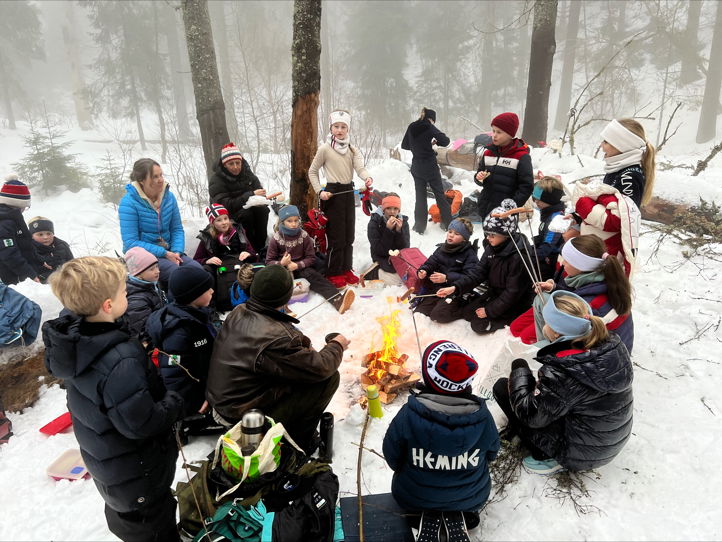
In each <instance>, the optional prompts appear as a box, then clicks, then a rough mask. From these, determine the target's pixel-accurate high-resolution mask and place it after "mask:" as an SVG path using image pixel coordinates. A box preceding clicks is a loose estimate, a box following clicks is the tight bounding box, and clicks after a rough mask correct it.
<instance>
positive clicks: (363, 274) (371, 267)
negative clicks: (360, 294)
mask: <svg viewBox="0 0 722 542" xmlns="http://www.w3.org/2000/svg"><path fill="white" fill-rule="evenodd" d="M378 266H379V263H378V262H372V263H371V265H369V266H368V267H367V268H366V271H364V272H363V273H361V274H360V275H359V276H358V278H359V282H360V283H361V288H365V287H366V281H365V280H364V279H365V278H366V275H368V274H369V273H370V272H371V271H373V270H374V269H376V268H377V267H378Z"/></svg>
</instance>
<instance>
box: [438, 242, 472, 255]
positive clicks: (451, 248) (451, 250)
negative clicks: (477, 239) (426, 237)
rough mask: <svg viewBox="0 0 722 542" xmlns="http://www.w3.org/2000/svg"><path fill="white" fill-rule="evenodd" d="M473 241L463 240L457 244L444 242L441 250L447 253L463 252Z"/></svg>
mask: <svg viewBox="0 0 722 542" xmlns="http://www.w3.org/2000/svg"><path fill="white" fill-rule="evenodd" d="M470 244H471V243H469V241H462V242H461V243H458V244H456V245H450V244H449V243H442V244H441V245H439V246H440V247H441V250H442V251H443V252H445V253H446V254H456V253H457V252H461V251H462V250H464V249H465V248H466V247H468V246H469V245H470Z"/></svg>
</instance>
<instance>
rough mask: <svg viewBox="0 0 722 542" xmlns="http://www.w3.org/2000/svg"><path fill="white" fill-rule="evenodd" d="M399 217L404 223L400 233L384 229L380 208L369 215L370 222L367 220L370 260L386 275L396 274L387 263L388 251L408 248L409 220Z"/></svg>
mask: <svg viewBox="0 0 722 542" xmlns="http://www.w3.org/2000/svg"><path fill="white" fill-rule="evenodd" d="M399 216H400V217H401V219H402V220H403V221H404V223H403V224H402V225H401V231H396V230H393V231H392V230H390V229H388V228H387V227H386V219H385V218H384V214H383V211H382V210H381V207H377V208H376V210H375V211H374V212H373V213H371V220H369V225H368V228H367V233H368V238H369V247H370V248H371V260H372V261H374V262H378V264H379V268H381V269H383V270H384V271H386V272H387V273H395V272H396V271H395V270H394V266H393V265H391V262H390V261H389V250H401V249H402V248H409V218H408V217H407V216H404V215H399Z"/></svg>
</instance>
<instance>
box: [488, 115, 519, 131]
mask: <svg viewBox="0 0 722 542" xmlns="http://www.w3.org/2000/svg"><path fill="white" fill-rule="evenodd" d="M491 125H492V126H496V127H497V128H499V130H503V131H504V132H506V133H507V134H509V135H510V136H511V137H514V136H515V135H516V131H517V130H518V129H519V117H517V116H516V113H509V112H506V113H501V114H500V115H497V116H496V117H494V118H493V119H492V120H491Z"/></svg>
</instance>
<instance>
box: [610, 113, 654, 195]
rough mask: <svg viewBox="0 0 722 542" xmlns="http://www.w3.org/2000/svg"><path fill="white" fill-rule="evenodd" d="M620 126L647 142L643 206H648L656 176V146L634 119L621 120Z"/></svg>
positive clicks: (644, 163) (643, 168)
mask: <svg viewBox="0 0 722 542" xmlns="http://www.w3.org/2000/svg"><path fill="white" fill-rule="evenodd" d="M618 122H619V124H621V125H622V126H624V127H625V128H626V129H627V130H629V131H630V132H632V133H633V134H634V135H636V136H637V137H641V138H642V139H644V141H646V143H647V148H646V149H645V151H644V154H643V156H642V171H644V193H643V194H642V204H641V205H640V207H641V206H644V205H647V203H649V200H651V199H652V189H653V188H654V175H655V168H656V162H655V155H656V151H655V150H654V146H653V145H652V144H651V143H650V142H649V141H648V140H647V136H646V135H645V133H644V126H642V125H641V124H640V123H638V122H637V121H636V120H634V119H619V121H618Z"/></svg>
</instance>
